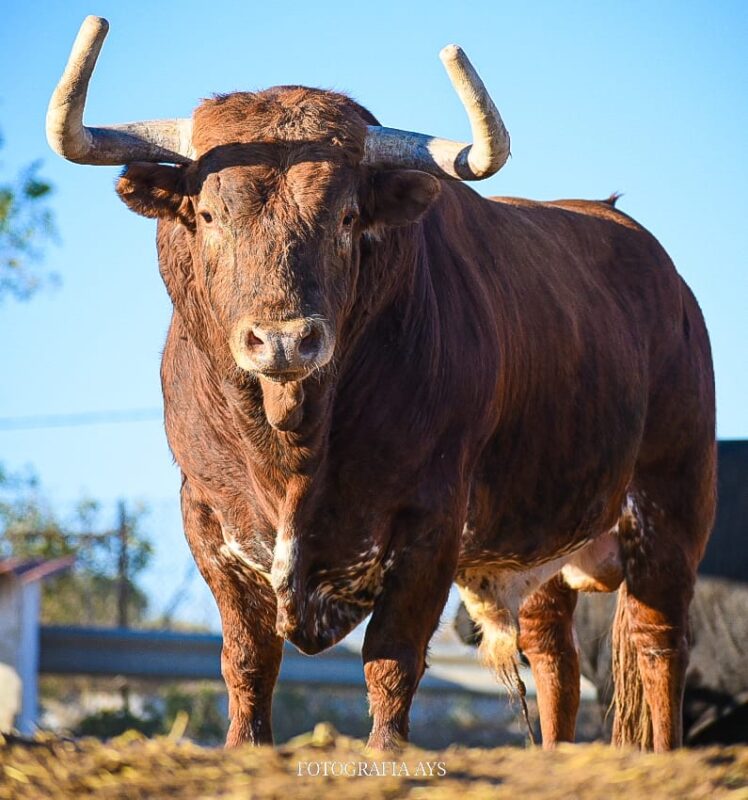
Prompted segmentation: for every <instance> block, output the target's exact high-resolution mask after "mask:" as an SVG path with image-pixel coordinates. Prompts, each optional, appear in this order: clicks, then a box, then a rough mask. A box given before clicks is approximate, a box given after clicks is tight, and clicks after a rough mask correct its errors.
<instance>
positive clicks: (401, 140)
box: [364, 44, 509, 181]
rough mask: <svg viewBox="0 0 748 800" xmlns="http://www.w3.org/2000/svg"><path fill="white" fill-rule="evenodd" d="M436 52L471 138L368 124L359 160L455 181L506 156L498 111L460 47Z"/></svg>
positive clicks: (494, 167)
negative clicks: (442, 136)
mask: <svg viewBox="0 0 748 800" xmlns="http://www.w3.org/2000/svg"><path fill="white" fill-rule="evenodd" d="M439 57H440V58H441V60H442V63H443V64H444V67H445V69H446V70H447V74H448V75H449V79H450V80H451V81H452V86H454V89H455V91H456V92H457V96H458V97H459V98H460V100H461V102H462V105H463V106H464V107H465V111H466V112H467V115H468V119H469V120H470V128H471V129H472V132H473V143H472V144H467V143H465V142H453V141H452V140H451V139H440V138H438V137H436V136H427V135H426V134H424V133H415V132H413V131H401V130H396V129H395V128H382V127H379V126H378V125H370V126H369V130H368V133H367V135H366V153H365V155H364V162H365V163H367V164H369V165H371V166H374V167H383V168H385V169H387V168H389V169H393V168H398V167H399V168H407V169H420V170H423V171H424V172H430V173H431V174H432V175H436V177H437V178H453V179H456V180H460V181H479V180H483V179H484V178H489V177H490V176H491V175H493V174H494V173H496V172H498V171H499V170H500V169H501V168H502V167H503V166H504V164H505V162H506V160H507V158H509V134H508V133H507V130H506V128H505V127H504V122H503V120H502V119H501V114H499V112H498V110H497V108H496V106H495V105H494V102H493V100H492V99H491V95H489V93H488V90H487V89H486V87H485V86H484V84H483V81H482V80H481V79H480V76H479V75H478V73H477V72H476V71H475V68H474V67H473V65H472V64H471V63H470V59H469V58H468V57H467V56H466V55H465V52H464V50H463V49H462V48H461V47H458V46H457V45H455V44H449V45H447V46H446V47H445V48H444V49H443V50H442V51H441V53H439Z"/></svg>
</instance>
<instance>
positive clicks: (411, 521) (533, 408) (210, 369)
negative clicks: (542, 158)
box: [48, 18, 714, 750]
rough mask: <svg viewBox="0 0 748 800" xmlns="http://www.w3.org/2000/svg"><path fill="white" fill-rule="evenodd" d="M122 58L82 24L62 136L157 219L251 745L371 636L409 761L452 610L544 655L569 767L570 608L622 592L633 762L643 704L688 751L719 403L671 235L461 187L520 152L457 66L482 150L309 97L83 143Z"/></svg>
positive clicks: (196, 478) (234, 711)
mask: <svg viewBox="0 0 748 800" xmlns="http://www.w3.org/2000/svg"><path fill="white" fill-rule="evenodd" d="M105 34H106V23H105V22H104V21H103V20H99V19H97V18H89V19H88V20H87V21H86V22H85V23H84V26H83V28H82V30H81V34H80V35H79V39H78V40H77V43H76V46H75V47H74V50H73V53H72V54H71V59H70V62H69V64H68V68H67V70H66V72H65V74H64V76H63V79H62V81H61V83H60V85H59V86H58V88H57V90H56V92H55V95H54V97H53V100H52V103H51V106H50V113H49V117H48V131H49V137H50V141H51V143H52V145H53V146H54V147H55V149H57V150H58V152H60V153H61V154H62V155H64V156H65V157H66V158H69V159H71V160H74V161H77V162H80V163H91V164H112V163H115V164H126V165H128V166H127V168H126V169H125V171H124V172H123V173H122V177H121V178H120V180H119V183H118V185H117V191H118V193H119V195H120V197H121V198H122V199H123V201H124V202H125V203H126V204H127V205H128V206H129V207H130V208H132V209H133V210H134V211H136V212H137V213H140V214H143V215H145V216H148V217H156V218H158V219H159V225H158V252H159V262H160V267H161V272H162V275H163V278H164V282H165V283H166V287H167V290H168V292H169V295H170V297H171V299H172V301H173V304H174V315H173V318H172V323H171V327H170V330H169V335H168V339H167V342H166V349H165V351H164V357H163V366H162V379H163V391H164V401H165V414H166V428H167V433H168V438H169V442H170V445H171V448H172V450H173V452H174V455H175V457H176V460H177V462H178V463H179V466H180V468H181V470H182V474H183V485H182V506H183V514H184V525H185V531H186V535H187V538H188V540H189V544H190V547H191V548H192V552H193V553H194V556H195V559H196V561H197V563H198V566H199V568H200V570H201V572H202V574H203V576H204V577H205V579H206V581H207V582H208V584H209V586H210V588H211V590H212V591H213V594H214V595H215V598H216V601H217V603H218V606H219V609H220V612H221V618H222V624H223V635H224V648H223V661H222V667H223V674H224V676H225V679H226V684H227V686H228V691H229V696H230V714H231V727H230V730H229V734H228V743H229V744H238V743H240V742H245V741H251V742H255V743H260V742H270V741H272V734H271V725H270V708H271V698H272V693H273V687H274V684H275V681H276V678H277V675H278V668H279V665H280V660H281V652H282V645H283V641H284V639H288V640H290V641H291V642H293V643H294V644H295V645H296V646H297V647H298V648H300V649H301V650H303V651H304V652H306V653H316V652H319V651H320V650H323V649H324V648H326V647H329V646H330V645H332V644H334V643H335V642H337V641H339V640H340V639H342V638H343V637H344V636H345V635H346V634H347V633H348V632H349V631H350V630H351V629H352V628H353V627H354V626H355V625H356V624H358V623H359V622H360V621H361V620H363V619H364V618H365V617H366V616H367V615H368V614H371V620H370V622H369V624H368V627H367V631H366V637H365V641H364V646H363V660H364V671H365V676H366V681H367V685H368V690H369V698H370V704H371V713H372V716H373V729H372V733H371V737H370V740H369V741H370V744H371V745H372V746H374V747H377V748H391V747H393V746H396V745H397V744H398V742H399V741H401V740H402V739H404V738H406V737H407V733H408V713H409V708H410V705H411V702H412V699H413V695H414V692H415V691H416V687H417V686H418V682H419V680H420V678H421V676H422V675H423V672H424V668H425V665H426V662H425V659H426V650H427V646H428V643H429V639H430V638H431V636H432V634H433V632H434V629H435V627H436V625H437V622H438V620H439V616H440V614H441V611H442V609H443V607H444V603H445V601H446V598H447V594H448V592H449V589H450V586H451V585H452V583H453V582H456V583H457V585H458V586H459V588H460V591H461V593H462V596H463V599H464V601H465V603H466V606H467V608H468V610H469V612H470V614H471V615H472V617H473V618H474V619H475V620H476V621H477V622H478V623H479V625H480V626H481V629H482V633H483V645H482V647H483V655H484V657H485V659H486V660H487V661H488V662H489V663H490V664H491V665H492V666H493V667H494V669H495V670H496V671H497V672H498V673H499V674H503V675H505V676H508V677H509V679H510V680H512V679H513V676H514V675H516V673H515V671H514V666H513V665H514V657H515V652H516V648H517V644H518V636H519V639H520V640H521V645H522V649H523V650H524V652H525V653H526V654H527V655H528V657H529V659H530V661H531V664H532V668H533V673H534V676H535V680H536V682H537V687H538V700H539V706H540V714H541V727H542V733H543V739H544V742H545V744H546V745H547V746H553V745H554V744H555V743H556V742H558V741H564V740H571V739H572V738H573V736H574V725H575V716H576V710H577V705H578V698H579V666H578V659H577V654H576V650H575V646H574V641H573V636H572V627H571V620H572V612H573V608H574V604H575V598H576V592H577V590H579V589H591V590H601V589H602V590H606V591H611V590H614V589H615V588H617V587H618V585H619V584H621V589H620V592H619V605H618V618H617V624H616V634H615V637H616V646H615V654H616V658H615V672H616V680H617V698H618V708H617V715H618V716H617V723H616V739H617V741H619V742H624V741H633V740H634V739H635V738H636V737H637V736H638V726H639V724H640V722H641V720H645V719H647V717H646V715H645V714H644V711H645V707H644V702H645V700H644V699H642V698H646V703H647V705H648V708H649V710H650V711H651V731H650V732H649V735H647V731H645V732H644V733H645V735H644V737H643V741H645V743H647V742H649V743H651V744H653V745H654V747H655V748H656V749H660V750H662V749H667V748H671V747H674V746H677V745H678V744H680V741H681V730H680V705H681V698H682V692H683V679H684V672H685V668H686V664H687V660H688V648H687V641H686V633H687V632H686V625H687V622H686V620H687V611H688V605H689V602H690V599H691V594H692V587H693V582H694V575H695V572H696V566H697V564H698V561H699V559H700V557H701V554H702V551H703V549H704V545H705V542H706V539H707V536H708V532H709V529H710V526H711V524H712V517H713V512H714V392H713V376H712V367H711V359H710V352H709V342H708V338H707V333H706V330H705V327H704V321H703V319H702V316H701V313H700V311H699V308H698V305H697V303H696V301H695V300H694V298H693V295H692V294H691V292H690V291H689V289H688V287H687V286H686V285H685V283H684V282H683V280H682V279H681V278H680V277H679V276H678V274H677V272H676V271H675V268H674V267H673V264H672V263H671V261H670V259H669V258H668V256H667V254H666V253H665V252H664V251H663V249H662V247H661V246H660V245H659V244H658V242H657V241H656V240H655V239H654V237H653V236H651V235H650V234H649V233H648V232H647V231H646V230H645V229H643V228H642V227H641V226H640V225H639V224H638V223H636V222H635V221H634V220H632V219H631V218H630V217H628V216H626V215H625V214H623V213H621V212H619V211H617V210H616V209H615V208H614V207H613V203H612V202H586V201H580V200H564V201H557V202H552V203H541V202H533V201H529V200H517V199H507V198H498V199H496V198H492V199H486V198H483V197H481V196H479V195H478V194H476V193H475V192H474V191H473V190H471V189H470V188H468V187H467V186H466V185H465V184H463V183H461V182H460V180H459V179H460V178H468V179H475V178H480V177H486V176H487V175H490V174H492V173H493V172H495V171H496V170H497V169H499V168H500V167H501V165H502V164H503V163H504V161H505V160H506V157H507V155H508V145H509V142H508V137H507V135H506V131H505V129H504V126H503V124H502V122H501V118H500V117H499V115H498V112H496V109H495V107H494V106H493V104H492V102H491V100H490V98H489V97H488V95H487V93H486V92H485V89H484V87H483V85H482V84H481V83H480V80H479V79H478V78H477V76H476V74H475V73H474V71H473V70H472V68H471V67H470V65H469V62H467V59H466V58H465V57H464V54H462V52H461V51H459V49H457V48H454V47H452V48H448V49H447V50H446V51H445V54H444V59H445V63H447V66H448V69H449V70H450V74H451V77H452V79H453V83H454V84H455V88H456V89H457V91H458V93H459V94H460V96H461V98H462V99H463V102H464V104H465V106H466V109H467V110H468V113H469V115H470V118H471V123H472V126H473V132H474V136H475V141H474V143H473V145H472V146H466V145H461V144H459V143H454V142H448V141H444V140H438V139H432V138H430V137H426V136H423V135H420V134H414V133H409V132H402V131H393V130H391V129H387V128H381V127H379V126H378V125H377V122H376V120H375V119H374V118H373V117H372V116H371V114H369V112H367V111H366V110H365V109H363V108H361V107H360V106H359V105H357V104H356V103H354V102H353V101H351V100H350V99H348V98H347V97H344V96H342V95H339V94H335V93H332V92H325V91H320V90H316V89H308V88H303V87H278V88H274V89H269V90H267V91H264V92H258V93H254V94H250V93H241V92H240V93H235V94H229V95H225V96H221V97H216V98H215V99H212V100H207V101H205V102H203V103H202V104H201V105H200V106H199V107H198V108H197V109H196V111H195V113H194V116H193V118H192V120H167V121H163V122H158V123H134V124H132V125H129V126H117V127H113V128H105V129H102V128H86V127H84V126H83V125H82V121H81V120H82V112H83V106H84V103H85V94H86V90H87V84H88V80H89V78H90V75H91V71H92V69H93V65H94V63H95V59H96V57H97V55H98V52H99V49H100V47H101V42H102V41H103V38H104V36H105ZM144 162H145V163H144ZM158 162H167V164H172V165H174V166H169V165H165V164H164V163H158ZM429 173H430V174H429ZM456 179H457V180H456Z"/></svg>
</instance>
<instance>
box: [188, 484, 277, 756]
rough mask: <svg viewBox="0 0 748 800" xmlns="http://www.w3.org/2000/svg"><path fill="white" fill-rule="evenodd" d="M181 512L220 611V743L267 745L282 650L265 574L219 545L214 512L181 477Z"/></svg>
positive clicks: (219, 534)
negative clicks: (224, 725) (223, 692)
mask: <svg viewBox="0 0 748 800" xmlns="http://www.w3.org/2000/svg"><path fill="white" fill-rule="evenodd" d="M182 516H183V519H184V528H185V533H186V536H187V541H188V542H189V545H190V549H191V550H192V553H193V555H194V557H195V561H196V562H197V566H198V569H199V570H200V572H201V574H202V576H203V578H205V581H206V583H207V584H208V586H209V587H210V590H211V592H212V593H213V596H214V597H215V599H216V603H217V604H218V610H219V612H220V614H221V628H222V631H223V649H222V651H221V672H222V673H223V678H224V680H225V682H226V689H227V690H228V694H229V716H230V718H231V724H230V726H229V731H228V734H227V736H226V746H227V747H234V746H236V745H239V744H243V743H245V742H250V743H251V744H272V743H273V733H272V723H271V705H272V698H273V689H274V687H275V682H276V680H277V678H278V670H279V669H280V662H281V656H282V652H283V640H282V639H281V638H280V637H279V636H277V635H276V633H275V616H276V606H275V595H274V594H273V591H272V589H271V588H270V584H269V583H268V581H267V580H266V579H265V578H263V577H262V576H261V575H260V574H259V573H257V572H255V571H254V570H252V569H251V568H249V567H248V566H247V565H245V564H244V563H243V562H241V561H240V560H238V559H237V558H236V557H235V556H234V555H232V553H231V551H230V550H228V549H227V548H226V547H225V542H224V539H223V533H222V530H221V525H220V523H219V522H218V519H217V518H216V516H215V514H214V512H213V511H212V510H211V508H210V507H209V506H208V505H207V504H205V503H203V502H201V501H200V499H199V498H197V497H196V496H195V494H194V493H193V492H192V491H191V489H190V487H189V484H188V483H187V482H185V483H184V484H183V486H182Z"/></svg>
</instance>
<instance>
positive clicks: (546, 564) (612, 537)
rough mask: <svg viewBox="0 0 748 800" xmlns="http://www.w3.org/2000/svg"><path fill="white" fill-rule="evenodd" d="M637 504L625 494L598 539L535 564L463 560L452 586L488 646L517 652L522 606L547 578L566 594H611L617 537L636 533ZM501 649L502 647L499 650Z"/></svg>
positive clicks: (488, 557) (619, 567)
mask: <svg viewBox="0 0 748 800" xmlns="http://www.w3.org/2000/svg"><path fill="white" fill-rule="evenodd" d="M640 520H641V517H640V512H639V503H638V502H637V498H636V496H635V495H634V494H628V495H627V497H626V501H625V503H624V505H623V507H622V508H621V511H620V514H619V518H618V521H617V522H616V524H615V525H614V526H613V527H611V528H608V529H607V530H604V531H603V532H602V533H600V534H598V535H597V536H592V537H589V538H586V539H581V540H577V539H573V538H572V539H570V540H569V541H567V542H566V544H565V545H563V546H562V547H559V548H557V549H556V550H555V551H548V550H544V551H543V554H542V556H538V558H537V559H536V560H534V561H528V562H524V563H522V562H518V561H516V560H515V561H513V560H511V559H508V558H506V557H505V556H503V555H502V554H501V553H497V552H491V551H487V552H484V553H483V554H482V556H483V557H482V558H481V557H480V556H481V554H479V553H477V552H475V551H473V552H471V553H470V554H463V559H462V561H461V563H460V565H459V567H458V572H457V575H456V579H455V582H456V583H457V587H458V589H459V591H460V595H461V597H462V600H463V602H464V603H465V607H466V609H467V611H468V613H469V614H470V616H471V617H472V619H473V620H474V621H475V622H476V623H478V624H479V626H480V627H481V629H482V630H483V633H484V636H486V637H487V638H488V639H492V640H493V645H491V646H496V647H498V648H499V650H501V649H502V648H504V649H505V650H506V653H508V652H509V651H510V650H511V649H512V648H513V647H515V646H516V631H517V621H518V617H519V609H520V606H521V605H522V602H523V601H524V600H525V599H526V598H527V597H529V596H530V595H531V594H533V592H535V591H536V590H537V589H539V588H540V587H541V586H542V585H543V584H544V583H546V582H547V581H549V580H550V579H551V578H553V577H555V576H557V575H560V576H561V577H562V579H563V581H564V583H565V584H566V585H567V586H569V588H571V589H575V590H577V591H583V592H612V591H615V590H616V589H617V588H618V586H619V585H620V583H621V581H622V580H623V562H622V558H621V551H620V543H619V533H620V531H621V530H622V529H623V528H624V527H627V528H631V527H641V521H640ZM501 643H503V644H501Z"/></svg>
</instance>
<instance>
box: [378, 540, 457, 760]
mask: <svg viewBox="0 0 748 800" xmlns="http://www.w3.org/2000/svg"><path fill="white" fill-rule="evenodd" d="M411 533H412V534H413V536H412V539H410V541H405V542H404V543H403V544H402V545H401V546H400V547H399V548H398V550H397V555H396V557H395V561H394V563H393V566H392V567H391V568H390V570H389V571H388V573H387V576H386V578H385V584H384V588H383V591H382V594H381V595H380V596H379V598H378V600H377V603H376V606H375V608H374V613H373V614H372V617H371V620H370V621H369V625H368V627H367V629H366V636H365V638H364V646H363V660H364V675H365V677H366V686H367V689H368V692H369V711H370V714H371V716H372V718H373V722H372V730H371V735H370V736H369V742H368V744H369V747H372V748H374V749H377V750H393V749H397V748H398V747H400V746H401V745H402V744H403V743H404V742H405V741H407V739H408V718H409V713H410V706H411V703H412V702H413V697H414V695H415V692H416V689H417V688H418V683H419V682H420V680H421V677H422V676H423V673H424V671H425V669H426V648H427V647H428V643H429V641H430V639H431V636H432V635H433V633H434V631H435V630H436V626H437V625H438V623H439V617H440V616H441V613H442V610H443V608H444V605H445V603H446V602H447V597H448V595H449V588H450V586H451V584H452V580H453V577H454V572H455V567H456V563H457V552H458V541H459V530H450V531H448V532H447V531H445V530H444V529H440V530H433V529H429V530H428V531H426V530H423V529H422V530H420V531H416V530H411ZM405 538H406V537H405V536H404V537H403V539H405Z"/></svg>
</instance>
